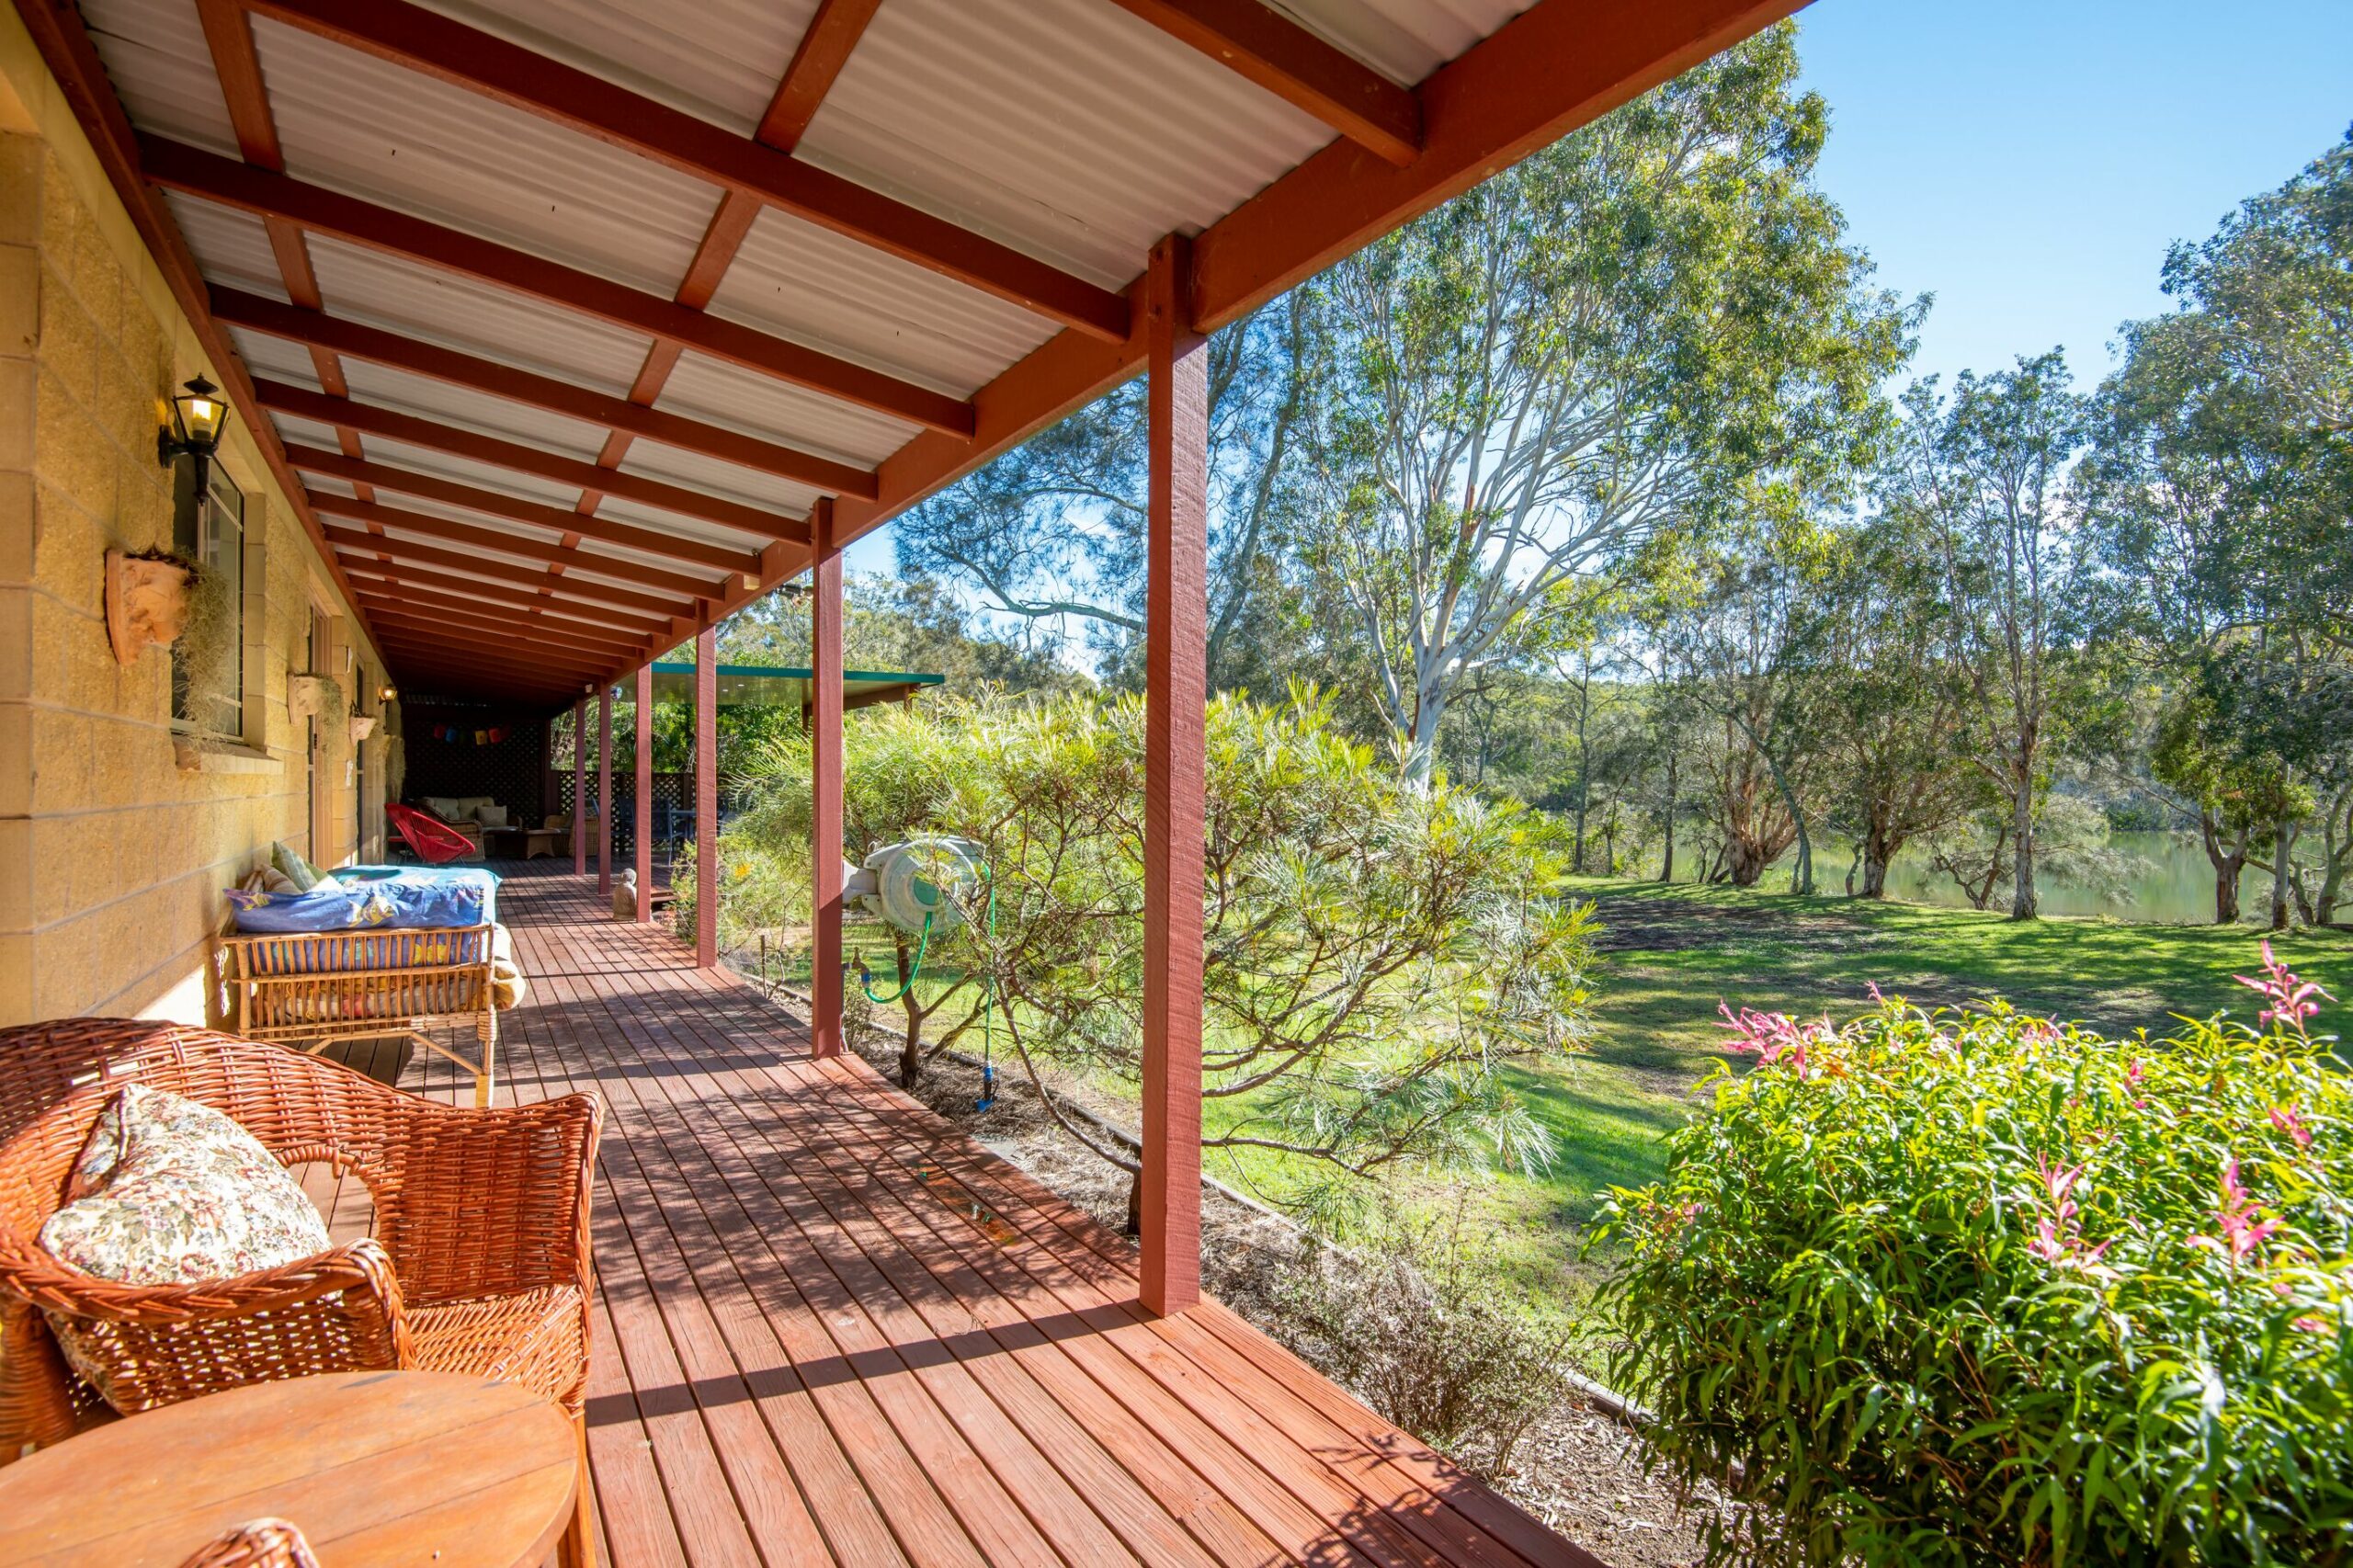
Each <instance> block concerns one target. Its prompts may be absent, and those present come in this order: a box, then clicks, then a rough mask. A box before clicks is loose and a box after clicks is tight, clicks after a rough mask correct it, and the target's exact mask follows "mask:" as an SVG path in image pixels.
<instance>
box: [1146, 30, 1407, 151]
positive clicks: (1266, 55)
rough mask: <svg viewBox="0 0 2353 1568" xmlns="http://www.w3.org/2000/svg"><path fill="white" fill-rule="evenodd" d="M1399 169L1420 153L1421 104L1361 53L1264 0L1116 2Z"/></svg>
mask: <svg viewBox="0 0 2353 1568" xmlns="http://www.w3.org/2000/svg"><path fill="white" fill-rule="evenodd" d="M1111 4H1113V5H1115V6H1119V7H1120V9H1121V10H1122V11H1125V12H1127V13H1128V14H1129V15H1131V16H1133V17H1141V18H1142V19H1143V20H1144V21H1147V22H1150V23H1151V24H1152V25H1153V26H1154V27H1155V28H1159V29H1160V30H1161V31H1162V32H1165V33H1166V34H1167V35H1168V36H1169V37H1171V38H1173V39H1176V40H1178V41H1179V42H1181V43H1185V44H1188V45H1189V46H1191V47H1192V48H1193V49H1195V50H1197V51H1199V52H1200V53H1202V54H1205V55H1207V56H1209V57H1210V58H1211V60H1214V61H1216V62H1218V63H1219V64H1221V65H1222V66H1224V67H1225V68H1226V69H1228V70H1230V71H1232V72H1233V73H1234V74H1236V75H1239V76H1242V77H1244V78H1245V79H1246V80H1248V81H1251V82H1254V83H1256V84H1257V85H1259V86H1261V87H1263V88H1265V89H1266V90H1267V92H1269V93H1272V94H1273V95H1274V96H1275V97H1279V98H1280V99H1282V100H1283V101H1284V102H1285V103H1287V104H1289V105H1290V106H1291V107H1292V108H1296V109H1299V110H1301V111H1302V113H1305V114H1308V115H1311V116H1313V118H1315V119H1320V120H1322V121H1323V122H1324V124H1326V125H1328V126H1330V127H1331V128H1332V129H1333V130H1335V131H1338V132H1339V133H1340V134H1341V135H1342V136H1345V137H1347V139H1348V140H1349V141H1351V142H1356V143H1357V144H1358V145H1359V146H1361V147H1364V148H1367V149H1368V150H1370V151H1371V152H1373V153H1378V154H1380V156H1381V157H1382V158H1384V159H1386V160H1387V161H1388V162H1390V163H1392V164H1396V165H1405V164H1410V163H1412V162H1413V161H1414V160H1415V158H1418V157H1420V156H1421V153H1422V106H1421V103H1420V102H1419V100H1417V99H1416V98H1415V97H1414V93H1413V89H1412V88H1410V87H1401V86H1399V85H1397V84H1396V83H1394V82H1392V81H1391V80H1390V79H1389V78H1388V77H1386V76H1384V75H1382V74H1381V73H1380V72H1378V71H1375V70H1374V69H1372V67H1370V66H1369V65H1367V64H1365V63H1364V62H1362V61H1360V60H1358V59H1357V57H1356V56H1354V55H1352V54H1350V53H1348V52H1347V51H1346V50H1344V49H1340V48H1338V47H1336V45H1333V44H1330V43H1326V42H1325V41H1324V40H1322V39H1321V38H1318V37H1317V36H1316V35H1315V34H1313V33H1312V32H1310V31H1308V30H1307V29H1306V28H1303V27H1301V26H1300V25H1299V24H1298V23H1297V22H1294V21H1292V20H1291V19H1290V17H1286V16H1283V15H1281V14H1280V13H1279V12H1277V11H1273V10H1270V9H1268V8H1267V6H1263V5H1260V4H1259V0H1111Z"/></svg>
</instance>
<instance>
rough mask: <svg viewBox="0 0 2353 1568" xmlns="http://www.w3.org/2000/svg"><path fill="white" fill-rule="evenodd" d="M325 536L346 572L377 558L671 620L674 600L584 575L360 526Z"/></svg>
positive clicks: (629, 615)
mask: <svg viewBox="0 0 2353 1568" xmlns="http://www.w3.org/2000/svg"><path fill="white" fill-rule="evenodd" d="M327 538H328V539H329V540H332V541H333V542H334V544H335V548H336V549H337V550H339V551H342V552H343V553H344V555H345V556H346V557H347V562H346V564H347V566H348V567H349V569H350V570H352V571H355V572H356V571H362V570H372V569H373V566H372V565H366V564H362V563H360V562H359V561H358V558H360V557H368V556H376V557H382V558H383V561H384V563H385V564H388V565H392V566H397V567H398V568H399V569H400V570H402V571H404V572H414V573H416V574H418V581H420V582H429V581H431V579H429V578H427V577H426V576H425V575H424V574H426V573H427V572H433V571H436V570H438V571H442V572H447V573H450V574H465V575H464V576H462V577H460V576H457V575H453V576H452V577H451V578H450V581H452V582H456V581H460V580H464V581H471V580H472V578H476V577H479V578H486V579H488V580H489V581H490V582H492V583H502V584H506V585H509V586H512V587H515V588H517V589H525V590H530V591H533V592H537V593H540V594H543V595H549V596H551V597H555V598H557V599H559V600H561V601H563V602H564V603H567V604H572V603H576V604H578V605H579V606H580V607H581V608H584V609H591V608H593V609H599V610H604V611H606V612H608V613H609V614H611V615H614V616H617V617H622V618H626V619H631V620H658V621H662V622H664V623H665V624H666V623H667V622H669V621H670V620H673V619H676V616H677V613H678V608H679V606H678V602H677V601H676V599H668V598H664V597H661V596H660V595H657V594H640V593H633V592H631V590H629V589H627V588H616V587H612V586H609V585H606V584H603V583H597V582H594V581H591V580H590V579H588V578H586V577H582V576H576V575H572V574H565V573H563V572H557V571H551V570H550V569H549V568H547V567H545V566H540V567H533V566H529V565H524V564H521V563H517V562H506V561H490V560H485V559H483V557H481V556H478V555H468V554H466V553H465V552H464V551H457V550H438V549H436V548H435V547H433V546H432V545H429V544H418V543H417V542H416V541H415V540H405V539H393V538H392V537H391V536H390V535H388V534H371V533H369V531H368V530H367V529H365V528H347V527H342V526H339V525H336V524H332V523H331V524H329V525H328V526H327Z"/></svg>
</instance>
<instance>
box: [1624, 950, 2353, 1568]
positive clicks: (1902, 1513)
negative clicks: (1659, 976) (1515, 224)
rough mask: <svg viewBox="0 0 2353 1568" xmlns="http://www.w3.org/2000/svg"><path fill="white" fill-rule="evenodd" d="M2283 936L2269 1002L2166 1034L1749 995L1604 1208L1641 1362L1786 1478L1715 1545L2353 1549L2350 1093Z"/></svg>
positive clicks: (1943, 1559) (2079, 1553)
mask: <svg viewBox="0 0 2353 1568" xmlns="http://www.w3.org/2000/svg"><path fill="white" fill-rule="evenodd" d="M2264 958H2265V961H2266V963H2267V965H2268V970H2267V972H2266V973H2265V975H2264V976H2263V977H2262V978H2261V979H2259V980H2256V981H2250V982H2248V983H2249V984H2251V985H2254V986H2255V987H2256V989H2258V990H2259V991H2261V992H2262V993H2263V994H2264V995H2265V998H2266V1002H2265V1006H2264V1007H2263V1009H2262V1011H2261V1013H2260V1014H2259V1015H2258V1019H2257V1024H2258V1028H2247V1027H2245V1026H2244V1025H2241V1024H2238V1023H2235V1022H2232V1021H2230V1020H2229V1019H2227V1018H2224V1017H2216V1018H2215V1019H2213V1020H2211V1021H2208V1022H2204V1023H2190V1022H2188V1021H2187V1020H2185V1027H2184V1028H2182V1030H2181V1031H2180V1032H2179V1033H2177V1035H2175V1036H2174V1037H2172V1038H2171V1039H2168V1040H2161V1041H2154V1042H2153V1041H2149V1040H2143V1039H2135V1040H2122V1041H2118V1040H2103V1039H2100V1038H2098V1037H2097V1036H2096V1035H2093V1034H2090V1033H2088V1032H2086V1031H2085V1030H2083V1029H2082V1028H2073V1027H2070V1028H2059V1027H2055V1026H2053V1025H2052V1024H2050V1023H2047V1022H2045V1021H2043V1020H2041V1019H2038V1018H2031V1017H2022V1016H2020V1015H2018V1013H2016V1012H2013V1011H2011V1010H2009V1009H2008V1008H2006V1007H2004V1006H1993V1007H1990V1008H1985V1009H1982V1010H1970V1011H1962V1012H1952V1013H1939V1014H1935V1015H1927V1014H1923V1013H1920V1012H1916V1011H1914V1010H1912V1009H1909V1008H1907V1007H1904V1006H1901V1005H1900V1004H1897V1003H1892V1002H1891V1003H1885V1004H1883V1005H1882V1006H1881V1007H1880V1008H1879V1009H1878V1010H1877V1011H1875V1012H1873V1013H1871V1014H1870V1015H1869V1016H1867V1017H1863V1018H1861V1019H1860V1020H1859V1021H1857V1022H1856V1023H1854V1024H1851V1025H1849V1026H1847V1027H1846V1028H1832V1027H1831V1026H1830V1025H1829V1024H1828V1023H1827V1022H1826V1021H1825V1022H1823V1023H1818V1024H1812V1025H1799V1024H1796V1023H1793V1022H1791V1021H1790V1019H1788V1018H1786V1017H1779V1016H1768V1015H1759V1014H1755V1013H1746V1012H1744V1013H1743V1014H1742V1015H1741V1016H1740V1017H1738V1018H1737V1019H1734V1020H1733V1048H1734V1050H1735V1051H1746V1052H1751V1053H1754V1054H1755V1055H1756V1056H1757V1058H1758V1062H1757V1064H1756V1068H1755V1070H1754V1071H1752V1072H1750V1073H1748V1074H1746V1075H1745V1076H1731V1075H1723V1076H1721V1077H1720V1078H1719V1079H1718V1080H1717V1081H1716V1085H1715V1093H1714V1102H1713V1106H1712V1108H1711V1109H1710V1110H1709V1111H1707V1112H1706V1113H1705V1114H1703V1115H1701V1116H1700V1117H1699V1118H1698V1119H1695V1120H1694V1121H1693V1122H1691V1123H1690V1124H1689V1125H1688V1127H1686V1128H1684V1129H1682V1130H1681V1131H1677V1133H1675V1134H1674V1135H1673V1137H1672V1139H1671V1140H1670V1163H1669V1168H1668V1175H1667V1176H1666V1179H1665V1181H1664V1182H1662V1183H1661V1184H1659V1185H1657V1186H1655V1187H1649V1188H1645V1189H1643V1190H1642V1191H1628V1190H1625V1189H1618V1190H1616V1191H1615V1192H1614V1193H1613V1194H1611V1195H1610V1199H1609V1200H1608V1203H1607V1204H1606V1205H1605V1210H1604V1219H1603V1227H1602V1233H1603V1234H1604V1235H1607V1236H1608V1237H1612V1238H1616V1239H1617V1240H1618V1241H1620V1242H1621V1243H1622V1244H1623V1249H1622V1251H1621V1252H1620V1255H1619V1256H1618V1257H1617V1259H1616V1261H1615V1263H1614V1264H1613V1266H1612V1268H1611V1272H1610V1276H1609V1278H1608V1281H1607V1282H1606V1284H1605V1287H1604V1289H1603V1290H1602V1292H1601V1297H1600V1300H1601V1301H1602V1302H1603V1303H1604V1304H1605V1305H1606V1306H1607V1307H1608V1309H1609V1310H1611V1311H1612V1312H1614V1313H1615V1314H1616V1315H1617V1316H1618V1318H1619V1320H1620V1324H1621V1326H1622V1331H1623V1333H1624V1335H1625V1337H1624V1338H1623V1340H1622V1342H1621V1343H1622V1348H1621V1350H1620V1353H1619V1354H1618V1355H1617V1356H1616V1358H1614V1364H1613V1366H1612V1368H1611V1372H1612V1375H1613V1377H1615V1378H1616V1379H1617V1380H1618V1381H1619V1383H1620V1387H1622V1388H1623V1389H1625V1390H1626V1392H1629V1393H1631V1394H1632V1395H1634V1396H1635V1397H1637V1398H1639V1399H1641V1400H1643V1401H1644V1402H1646V1403H1649V1404H1650V1405H1651V1406H1652V1407H1653V1409H1654V1411H1655V1412H1656V1413H1657V1415H1658V1416H1659V1426H1658V1428H1657V1431H1656V1434H1655V1435H1656V1438H1657V1448H1658V1451H1659V1454H1660V1455H1661V1457H1662V1458H1663V1460H1664V1462H1665V1463H1666V1464H1667V1465H1668V1466H1670V1467H1671V1468H1672V1469H1674V1470H1675V1471H1677V1472H1678V1473H1679V1474H1681V1475H1682V1476H1683V1477H1685V1478H1686V1479H1688V1478H1691V1477H1695V1476H1698V1475H1700V1474H1708V1475H1717V1474H1721V1473H1722V1472H1723V1471H1724V1470H1725V1469H1726V1468H1727V1466H1728V1465H1729V1464H1731V1463H1733V1462H1734V1461H1736V1462H1737V1463H1738V1464H1739V1465H1741V1466H1743V1467H1744V1471H1743V1472H1742V1474H1741V1477H1740V1483H1739V1488H1738V1490H1739V1491H1740V1493H1741V1494H1743V1495H1744V1496H1745V1498H1746V1499H1748V1500H1750V1501H1753V1502H1756V1503H1757V1504H1759V1505H1760V1507H1759V1508H1757V1509H1756V1510H1753V1511H1748V1512H1749V1517H1750V1518H1751V1519H1752V1521H1765V1522H1764V1523H1762V1524H1758V1523H1754V1522H1752V1524H1751V1526H1750V1527H1749V1528H1747V1530H1746V1532H1745V1539H1739V1540H1735V1539H1733V1538H1732V1537H1731V1536H1729V1535H1727V1534H1726V1533H1725V1532H1726V1530H1727V1529H1728V1528H1738V1527H1728V1526H1726V1525H1722V1524H1720V1525H1719V1526H1718V1527H1717V1528H1716V1532H1715V1534H1714V1536H1713V1538H1712V1539H1711V1542H1710V1555H1709V1561H1710V1562H1711V1564H1716V1563H1723V1562H1733V1561H1736V1560H1747V1561H1754V1562H1773V1563H1805V1564H1822V1565H1825V1568H1826V1565H1828V1564H1833V1563H1843V1562H1905V1563H1912V1562H1920V1563H1956V1564H1960V1563H1967V1564H1977V1563H1987V1564H1990V1563H1997V1562H1998V1563H2032V1564H2050V1565H2052V1568H2061V1565H2063V1564H2066V1563H2074V1562H2115V1563H2127V1562H2129V1563H2151V1562H2195V1563H2240V1562H2245V1563H2265V1562H2281V1563H2286V1562H2294V1563H2341V1562H2347V1561H2348V1554H2349V1553H2353V1409H2348V1408H2347V1392H2348V1389H2353V1376H2348V1374H2353V1359H2349V1357H2353V1351H2349V1350H2348V1345H2353V1341H2348V1336H2347V1329H2348V1300H2349V1299H2353V1289H2349V1288H2353V1269H2348V1264H2347V1257H2346V1253H2347V1231H2348V1228H2353V1186H2348V1183H2347V1170H2348V1166H2347V1156H2348V1153H2353V1093H2348V1090H2347V1079H2346V1077H2345V1074H2343V1072H2342V1071H2341V1070H2340V1068H2339V1065H2338V1064H2337V1063H2336V1061H2335V1060H2334V1059H2333V1057H2332V1056H2331V1054H2330V1053H2329V1051H2328V1049H2327V1044H2326V1042H2325V1041H2321V1040H2313V1039H2310V1038H2308V1037H2307V1036H2306V1034H2305V1031H2304V1019H2305V1017H2308V1016H2310V1013H2311V1012H2312V1011H2313V1004H2312V1003H2311V1001H2310V1000H2309V998H2310V996H2311V994H2313V988H2312V987H2309V986H2302V985H2300V984H2299V983H2297V982H2296V980H2295V978H2294V977H2293V976H2292V975H2290V974H2289V973H2288V972H2287V971H2286V970H2285V968H2284V967H2282V966H2280V965H2279V964H2278V963H2276V962H2274V961H2273V960H2272V959H2271V954H2270V951H2269V949H2268V947H2267V948H2266V949H2265V952H2264ZM1727 1016H1729V1015H1727Z"/></svg>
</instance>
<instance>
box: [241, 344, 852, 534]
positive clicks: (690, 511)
mask: <svg viewBox="0 0 2353 1568" xmlns="http://www.w3.org/2000/svg"><path fill="white" fill-rule="evenodd" d="M254 392H255V395H256V396H257V397H259V398H260V399H261V401H262V405H263V406H264V407H266V408H273V409H276V410H277V411H278V412H279V413H281V414H291V415H295V416H297V417H298V418H302V419H313V420H316V421H318V422H319V423H320V424H322V425H347V426H350V427H351V428H353V429H355V430H358V431H361V432H363V433H364V434H367V435H370V436H382V437H386V438H387V439H390V440H394V441H401V442H404V443H406V444H407V445H409V446H412V447H423V448H425V449H427V450H429V451H436V452H447V453H449V455H450V456H452V457H460V458H465V459H468V460H471V461H473V462H478V463H487V464H489V465H490V466H492V467H493V468H504V469H511V470H512V471H514V472H517V473H525V474H529V475H531V476H532V477H533V478H536V479H544V480H547V481H549V482H551V483H556V484H573V485H577V486H579V487H580V488H582V489H584V490H585V489H589V488H591V487H594V488H596V489H599V490H602V491H605V492H606V493H607V494H612V495H619V496H621V497H623V498H624V499H626V500H631V501H636V502H639V503H641V504H642V505H644V506H658V507H660V508H661V509H662V510H664V511H665V512H676V513H677V514H678V515H679V516H680V517H699V518H700V519H701V520H702V521H704V522H707V523H716V524H718V525H719V526H720V527H722V528H734V529H737V530H738V531H740V532H743V533H747V534H751V535H754V536H755V537H756V538H759V539H764V540H777V539H780V540H785V541H786V542H787V543H790V544H806V543H808V542H809V524H808V521H807V519H805V518H799V517H785V516H783V515H782V514H780V513H778V512H773V511H770V510H768V509H767V508H766V507H764V506H750V505H748V504H746V503H745V502H742V501H729V500H725V499H722V497H720V496H716V495H706V494H703V493H702V492H701V491H699V490H690V489H688V487H687V486H685V485H683V484H672V483H669V482H668V481H666V480H660V479H647V478H645V477H644V476H642V475H641V474H633V473H618V472H613V471H612V470H610V469H601V468H598V467H597V465H596V464H595V463H592V462H583V461H581V460H579V459H577V458H567V457H564V456H563V455H561V454H560V453H556V452H550V451H544V450H541V449H540V448H538V447H531V446H526V445H524V444H523V443H522V442H520V441H509V440H506V439H503V438H501V437H496V436H484V435H481V434H479V433H477V432H475V431H472V430H461V429H460V428H459V427H458V426H454V425H443V424H440V423H438V421H435V420H431V419H425V418H421V417H419V416H418V415H414V414H403V413H401V412H399V411H398V410H396V409H390V408H380V407H378V406H377V405H376V404H374V403H355V402H354V401H352V400H351V399H350V398H347V397H330V396H328V395H327V394H326V393H324V392H312V391H311V390H309V389H308V388H306V387H298V386H293V385H290V384H289V383H287V382H285V381H268V380H263V379H256V381H255V382H254Z"/></svg>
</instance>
